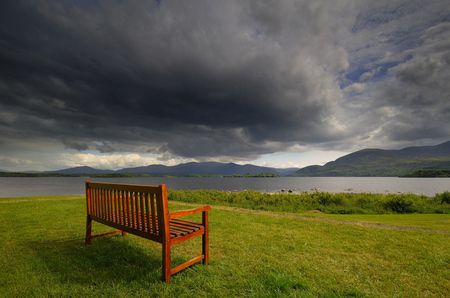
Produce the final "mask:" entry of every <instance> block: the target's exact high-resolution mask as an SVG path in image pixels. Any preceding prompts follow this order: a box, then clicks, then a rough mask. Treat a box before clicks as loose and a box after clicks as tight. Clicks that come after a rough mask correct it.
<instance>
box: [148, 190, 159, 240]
mask: <svg viewBox="0 0 450 298" xmlns="http://www.w3.org/2000/svg"><path fill="white" fill-rule="evenodd" d="M150 200H151V201H150V203H151V204H150V205H151V208H152V209H151V213H152V214H151V217H152V227H153V234H155V235H156V230H157V227H158V226H157V225H156V211H155V195H154V194H150Z"/></svg>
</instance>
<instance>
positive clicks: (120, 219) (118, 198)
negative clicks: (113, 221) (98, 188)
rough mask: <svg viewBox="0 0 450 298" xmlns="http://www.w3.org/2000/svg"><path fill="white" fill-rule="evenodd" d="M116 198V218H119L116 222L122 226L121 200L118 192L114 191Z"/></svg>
mask: <svg viewBox="0 0 450 298" xmlns="http://www.w3.org/2000/svg"><path fill="white" fill-rule="evenodd" d="M116 196H117V216H118V217H119V219H118V222H119V224H121V225H123V221H122V214H123V212H122V200H121V197H120V191H118V190H116Z"/></svg>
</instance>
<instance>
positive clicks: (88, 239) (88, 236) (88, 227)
mask: <svg viewBox="0 0 450 298" xmlns="http://www.w3.org/2000/svg"><path fill="white" fill-rule="evenodd" d="M91 231H92V219H91V216H90V215H89V214H88V215H87V217H86V239H85V240H84V244H85V245H91V238H92V235H91Z"/></svg>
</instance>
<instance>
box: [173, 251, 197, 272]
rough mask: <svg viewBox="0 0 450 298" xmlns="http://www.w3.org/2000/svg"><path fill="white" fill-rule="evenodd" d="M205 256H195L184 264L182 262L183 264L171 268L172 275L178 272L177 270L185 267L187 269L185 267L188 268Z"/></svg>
mask: <svg viewBox="0 0 450 298" xmlns="http://www.w3.org/2000/svg"><path fill="white" fill-rule="evenodd" d="M204 258H205V256H204V255H201V256H198V257H196V258H193V259H192V260H190V261H187V262H186V263H183V264H181V265H179V266H177V267H175V268H173V269H171V270H170V275H174V274H175V273H177V272H179V271H181V270H183V269H185V268H187V267H189V266H191V265H193V264H195V263H197V262H198V261H201V260H203V259H204Z"/></svg>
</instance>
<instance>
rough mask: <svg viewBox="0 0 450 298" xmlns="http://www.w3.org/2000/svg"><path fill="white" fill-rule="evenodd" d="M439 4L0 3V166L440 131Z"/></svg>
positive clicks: (250, 153)
mask: <svg viewBox="0 0 450 298" xmlns="http://www.w3.org/2000/svg"><path fill="white" fill-rule="evenodd" d="M449 64H450V5H448V1H446V0H442V1H434V0H430V1H423V0H420V1H414V0H413V1H396V0H386V1H384V0H377V1H373V0H367V1H364V0H358V1H354V0H348V1H347V0H323V1H319V0H318V1H306V0H304V1H303V0H273V1H262V0H261V1H260V0H255V1H253V0H227V1H222V0H217V1H209V0H204V1H203V0H198V1H197V0H193V1H181V0H180V1H171V0H166V1H165V0H160V1H125V0H122V1H112V0H111V1H106V0H105V1H101V0H98V1H95V0H91V1H76V0H72V1H67V0H55V1H49V0H33V1H21V0H14V1H1V4H0V169H1V170H7V171H26V170H55V169H63V168H68V167H74V166H85V165H86V166H91V167H95V168H109V169H119V168H124V167H135V166H143V165H148V164H165V165H175V164H178V163H183V162H190V161H220V162H236V163H240V164H244V163H252V164H256V165H266V166H275V167H291V166H296V167H304V166H307V165H311V164H323V163H324V162H328V161H332V160H334V159H336V158H338V157H340V156H342V155H345V154H347V153H350V152H353V151H356V150H360V149H364V148H382V149H400V148H403V147H407V146H422V145H436V144H439V143H443V142H445V141H448V140H450V83H449V82H450V67H449Z"/></svg>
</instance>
